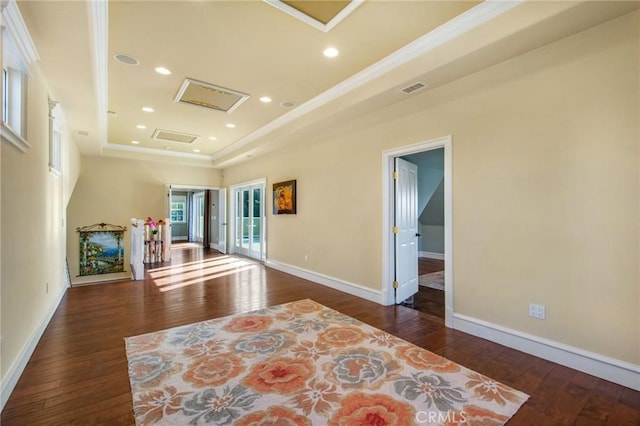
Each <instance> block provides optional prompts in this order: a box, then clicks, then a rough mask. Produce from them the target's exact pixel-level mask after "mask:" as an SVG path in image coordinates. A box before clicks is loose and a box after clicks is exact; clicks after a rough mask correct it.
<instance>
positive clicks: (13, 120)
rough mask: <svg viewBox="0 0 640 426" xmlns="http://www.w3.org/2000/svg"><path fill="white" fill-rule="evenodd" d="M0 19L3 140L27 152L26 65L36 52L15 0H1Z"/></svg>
mask: <svg viewBox="0 0 640 426" xmlns="http://www.w3.org/2000/svg"><path fill="white" fill-rule="evenodd" d="M2 22H3V24H4V26H3V27H2V122H1V125H2V141H3V142H7V143H9V144H11V145H13V146H14V147H16V148H17V149H19V150H20V151H22V152H26V151H27V150H28V149H29V148H31V145H29V143H28V142H27V140H26V137H27V82H28V74H29V71H28V66H29V64H31V63H33V62H35V61H36V60H38V52H37V51H36V48H35V45H34V44H33V40H31V36H30V35H29V31H28V30H27V27H26V25H25V23H24V20H23V19H22V15H20V10H19V9H18V6H17V5H16V2H15V0H9V1H8V2H4V1H3V2H2Z"/></svg>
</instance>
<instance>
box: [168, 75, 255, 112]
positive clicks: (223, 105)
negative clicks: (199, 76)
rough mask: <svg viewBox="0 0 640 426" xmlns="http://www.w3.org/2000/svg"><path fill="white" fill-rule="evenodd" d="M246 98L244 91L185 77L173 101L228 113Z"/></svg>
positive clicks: (247, 97)
mask: <svg viewBox="0 0 640 426" xmlns="http://www.w3.org/2000/svg"><path fill="white" fill-rule="evenodd" d="M247 99H249V95H247V94H246V93H242V92H238V91H236V90H231V89H227V88H224V87H220V86H216V85H214V84H210V83H204V82H202V81H198V80H193V79H190V78H185V79H184V83H182V86H181V87H180V90H178V94H177V95H176V98H175V101H176V102H181V103H183V104H189V105H195V106H199V107H202V108H209V109H214V110H216V111H224V112H227V113H230V112H232V111H233V110H234V109H236V108H238V107H239V106H240V104H242V103H243V102H244V101H246V100H247Z"/></svg>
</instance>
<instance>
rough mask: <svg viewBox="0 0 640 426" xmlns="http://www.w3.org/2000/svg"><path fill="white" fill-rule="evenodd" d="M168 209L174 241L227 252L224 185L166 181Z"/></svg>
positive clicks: (166, 207)
mask: <svg viewBox="0 0 640 426" xmlns="http://www.w3.org/2000/svg"><path fill="white" fill-rule="evenodd" d="M165 191H166V203H165V209H166V211H167V217H169V218H170V219H171V242H172V243H193V244H197V245H199V246H201V247H203V248H204V247H206V248H212V249H215V250H218V251H220V252H221V253H226V252H227V243H226V240H227V221H226V199H227V190H226V189H225V188H216V187H207V186H188V185H169V184H168V185H166V186H165Z"/></svg>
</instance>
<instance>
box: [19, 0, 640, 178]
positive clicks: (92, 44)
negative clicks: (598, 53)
mask: <svg viewBox="0 0 640 426" xmlns="http://www.w3.org/2000/svg"><path fill="white" fill-rule="evenodd" d="M18 5H19V7H20V10H21V12H22V14H23V16H24V18H25V22H26V23H27V26H28V28H29V30H30V32H31V35H32V37H33V39H34V42H35V43H36V46H37V49H38V53H39V54H40V58H41V60H40V65H41V68H42V69H43V72H44V74H45V76H46V79H47V82H48V83H49V87H50V91H51V93H50V97H51V98H52V99H54V100H56V101H59V102H61V104H62V107H63V109H64V112H65V116H66V118H67V124H68V126H69V128H70V129H71V130H72V132H73V134H74V138H75V140H76V143H77V145H78V147H79V148H80V150H81V152H82V153H83V154H84V155H111V156H120V157H132V158H154V159H160V160H162V161H172V162H178V163H183V164H192V165H198V166H207V167H218V168H222V167H227V166H229V165H232V164H237V163H238V162H240V161H244V160H246V159H247V158H248V157H249V156H253V157H255V156H257V155H261V154H264V153H266V152H269V151H272V150H274V149H279V148H282V147H284V146H287V145H288V144H290V143H295V142H296V141H299V140H300V139H301V138H303V139H304V138H305V137H307V138H311V136H312V135H314V136H317V133H318V132H319V131H321V130H322V129H326V128H328V127H331V126H335V125H337V124H339V123H341V122H344V121H346V120H348V119H351V118H354V117H357V116H359V115H362V114H366V113H367V112H370V111H372V110H375V109H377V108H382V107H384V106H386V105H389V104H392V103H395V102H400V101H402V100H404V99H407V98H408V96H428V92H429V90H430V89H432V88H434V87H437V86H440V85H442V84H446V83H448V82H450V81H452V80H454V79H456V78H460V77H462V76H464V75H467V74H469V73H472V72H475V71H477V70H479V69H482V68H485V67H487V66H490V65H493V64H495V63H498V62H501V61H504V60H506V59H509V58H511V57H513V56H516V55H518V54H522V53H524V52H526V51H528V50H531V49H534V48H537V47H540V46H542V45H544V44H547V43H550V42H553V41H554V40H557V39H559V38H562V37H565V36H568V35H570V34H572V33H575V32H577V31H580V30H582V29H585V28H588V27H590V26H593V25H595V24H597V23H600V22H604V21H606V20H608V19H611V18H613V17H616V16H619V15H621V14H623V13H626V12H629V11H631V10H633V9H637V8H638V7H639V5H640V3H639V2H637V1H633V2H629V1H622V2H614V1H603V2H599V1H583V2H580V1H573V2H531V1H529V2H520V1H508V2H497V1H492V2H484V3H482V4H478V3H477V2H463V1H376V0H367V1H365V2H364V3H363V4H362V5H360V6H359V7H358V8H356V9H355V10H354V11H353V12H352V13H351V14H350V15H348V16H347V17H346V18H344V19H343V20H342V21H341V22H340V23H338V24H337V25H336V26H335V27H334V28H333V29H331V30H330V31H328V32H323V31H321V30H319V29H317V28H314V27H313V26H311V25H308V24H307V23H304V22H302V21H300V20H298V19H296V18H294V17H292V16H291V15H288V14H286V13H284V12H282V11H280V10H278V9H276V8H274V7H272V6H271V5H269V4H267V3H265V2H263V1H258V0H253V1H206V0H201V1H110V2H108V3H106V2H88V1H19V2H18ZM328 46H334V47H336V48H338V49H339V50H340V55H339V56H338V57H336V58H331V59H328V58H325V57H324V56H323V55H322V51H323V50H324V49H325V48H326V47H328ZM116 54H125V55H128V56H130V57H133V58H135V59H137V60H138V61H139V65H136V66H131V65H124V64H122V63H120V62H118V61H116V60H115V58H114V56H115V55H116ZM158 66H164V67H166V68H168V69H169V70H171V72H172V74H171V75H168V76H165V75H160V74H158V73H156V72H155V71H154V68H155V67H158ZM185 78H190V79H194V80H199V81H203V82H206V83H210V84H213V85H216V86H221V87H224V88H228V89H232V90H235V91H239V92H243V93H246V94H248V95H250V97H249V98H248V99H247V100H246V101H245V102H243V103H242V104H241V105H240V106H238V107H237V108H236V109H235V110H233V111H232V112H231V113H226V112H222V111H215V110H211V109H204V108H201V107H196V106H193V105H188V104H184V103H178V102H175V100H174V99H175V97H176V94H177V93H178V91H179V89H180V87H181V86H182V84H183V82H184V81H185ZM416 81H421V82H423V83H425V84H427V85H428V86H427V88H425V89H422V90H420V91H417V92H415V93H414V94H411V95H406V94H403V93H401V92H400V90H398V89H400V88H402V87H405V86H408V85H410V84H412V83H415V82H416ZM262 96H269V97H270V98H272V102H271V103H269V104H265V103H262V102H260V101H259V98H260V97H262ZM282 102H291V103H293V104H294V105H295V106H293V107H289V108H285V107H282V106H281V103H282ZM143 106H151V107H153V108H154V109H155V112H153V113H147V112H143V111H142V109H141V108H142V107H143ZM108 110H110V111H113V112H115V113H116V114H117V115H114V114H107V111H108ZM227 123H233V124H235V127H234V128H228V127H226V124H227ZM137 125H144V126H146V128H145V129H139V128H137V127H136V126H137ZM156 129H162V130H168V131H175V132H179V133H186V134H190V135H197V136H198V138H197V139H196V140H195V142H193V143H191V144H184V143H179V142H160V141H156V140H152V138H151V136H152V134H153V133H154V131H155V130H156ZM84 131H86V132H88V136H82V135H80V134H78V132H84ZM210 137H215V140H211V139H209V138H210ZM132 140H136V141H139V144H137V145H133V144H132V143H131V141H132ZM194 150H198V152H194Z"/></svg>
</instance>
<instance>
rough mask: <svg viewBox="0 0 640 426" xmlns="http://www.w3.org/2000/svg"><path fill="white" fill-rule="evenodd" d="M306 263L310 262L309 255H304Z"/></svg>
mask: <svg viewBox="0 0 640 426" xmlns="http://www.w3.org/2000/svg"><path fill="white" fill-rule="evenodd" d="M304 261H305V262H308V261H309V255H307V254H305V255H304Z"/></svg>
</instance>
